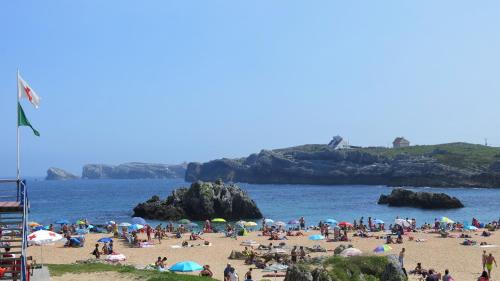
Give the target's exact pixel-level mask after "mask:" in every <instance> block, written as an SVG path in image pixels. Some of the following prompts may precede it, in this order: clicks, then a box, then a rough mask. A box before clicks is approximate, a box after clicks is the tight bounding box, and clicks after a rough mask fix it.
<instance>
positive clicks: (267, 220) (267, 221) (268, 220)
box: [264, 219, 274, 224]
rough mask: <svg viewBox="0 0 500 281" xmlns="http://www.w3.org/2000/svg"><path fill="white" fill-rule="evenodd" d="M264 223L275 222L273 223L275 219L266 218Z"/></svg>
mask: <svg viewBox="0 0 500 281" xmlns="http://www.w3.org/2000/svg"><path fill="white" fill-rule="evenodd" d="M264 223H265V224H273V223H274V221H273V220H272V219H265V220H264Z"/></svg>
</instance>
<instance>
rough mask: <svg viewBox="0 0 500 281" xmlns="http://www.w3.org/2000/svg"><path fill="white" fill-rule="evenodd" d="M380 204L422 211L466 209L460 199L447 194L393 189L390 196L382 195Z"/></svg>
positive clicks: (379, 200)
mask: <svg viewBox="0 0 500 281" xmlns="http://www.w3.org/2000/svg"><path fill="white" fill-rule="evenodd" d="M378 204H387V205H389V206H393V207H417V208H422V209H456V208H463V207H464V205H463V204H462V202H460V200H458V198H456V197H451V196H449V195H447V194H445V193H432V192H413V191H411V190H408V189H403V188H396V189H393V190H392V192H391V194H390V195H380V198H379V199H378Z"/></svg>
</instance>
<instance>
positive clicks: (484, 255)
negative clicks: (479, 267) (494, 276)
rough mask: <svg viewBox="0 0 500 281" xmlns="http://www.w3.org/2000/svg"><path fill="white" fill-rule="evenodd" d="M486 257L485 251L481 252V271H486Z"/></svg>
mask: <svg viewBox="0 0 500 281" xmlns="http://www.w3.org/2000/svg"><path fill="white" fill-rule="evenodd" d="M487 257H488V255H487V254H486V250H484V251H483V271H485V270H486V258H487Z"/></svg>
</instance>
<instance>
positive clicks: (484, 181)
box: [186, 143, 500, 187]
mask: <svg viewBox="0 0 500 281" xmlns="http://www.w3.org/2000/svg"><path fill="white" fill-rule="evenodd" d="M445 148H446V149H448V150H446V149H445ZM450 151H451V152H450ZM485 155H487V157H485ZM498 158H500V149H499V148H492V147H485V146H479V145H471V144H463V143H455V144H446V145H436V146H415V147H408V148H401V149H388V148H354V149H340V150H338V149H333V148H331V147H329V146H327V145H304V146H298V147H292V148H285V149H276V150H262V151H261V152H260V153H258V154H252V155H250V156H248V157H246V158H239V159H227V158H223V159H218V160H213V161H210V162H207V163H189V165H188V167H187V171H186V181H190V182H193V181H197V180H203V181H213V180H215V179H217V178H221V179H223V180H225V181H234V182H248V183H286V184H373V185H390V186H434V187H439V186H445V187H453V186H476V187H477V186H481V187H500V160H497V161H495V159H498Z"/></svg>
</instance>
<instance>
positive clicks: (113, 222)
mask: <svg viewBox="0 0 500 281" xmlns="http://www.w3.org/2000/svg"><path fill="white" fill-rule="evenodd" d="M108 224H111V225H113V224H116V222H115V221H109V222H108Z"/></svg>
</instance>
